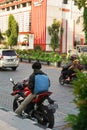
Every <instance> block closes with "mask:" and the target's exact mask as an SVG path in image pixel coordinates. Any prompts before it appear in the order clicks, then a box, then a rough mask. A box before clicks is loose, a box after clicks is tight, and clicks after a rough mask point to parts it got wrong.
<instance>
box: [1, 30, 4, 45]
mask: <svg viewBox="0 0 87 130" xmlns="http://www.w3.org/2000/svg"><path fill="white" fill-rule="evenodd" d="M2 40H4V37H3V36H2V33H1V30H0V44H1V41H2Z"/></svg>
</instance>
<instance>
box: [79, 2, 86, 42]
mask: <svg viewBox="0 0 87 130" xmlns="http://www.w3.org/2000/svg"><path fill="white" fill-rule="evenodd" d="M77 4H78V8H79V9H81V8H83V31H84V32H85V42H86V44H87V0H77Z"/></svg>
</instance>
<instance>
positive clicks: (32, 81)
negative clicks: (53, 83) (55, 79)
mask: <svg viewBox="0 0 87 130" xmlns="http://www.w3.org/2000/svg"><path fill="white" fill-rule="evenodd" d="M41 68H42V66H41V63H40V62H38V61H37V62H35V63H34V64H33V65H32V69H33V70H34V71H33V73H32V74H31V75H30V77H29V83H28V87H29V89H30V90H31V92H32V93H36V92H35V87H36V86H37V85H38V86H39V88H41V87H43V91H45V89H46V88H45V86H47V89H48V88H49V87H50V80H49V78H48V76H47V74H45V73H44V72H43V71H42V70H41ZM36 76H38V79H39V80H38V81H36V80H37V78H36ZM42 76H43V78H41V77H42ZM46 79H47V80H46ZM38 91H39V90H38Z"/></svg>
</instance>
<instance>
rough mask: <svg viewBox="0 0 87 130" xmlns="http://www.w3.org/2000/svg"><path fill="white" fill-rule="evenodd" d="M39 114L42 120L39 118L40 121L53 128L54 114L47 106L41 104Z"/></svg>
mask: <svg viewBox="0 0 87 130" xmlns="http://www.w3.org/2000/svg"><path fill="white" fill-rule="evenodd" d="M39 116H40V118H41V119H42V120H38V123H39V124H41V125H43V126H45V127H46V128H53V126H54V114H53V113H52V111H51V110H49V109H48V107H47V106H41V107H40V109H39Z"/></svg>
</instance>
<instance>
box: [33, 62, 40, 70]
mask: <svg viewBox="0 0 87 130" xmlns="http://www.w3.org/2000/svg"><path fill="white" fill-rule="evenodd" d="M41 68H42V66H41V63H40V62H38V61H36V62H35V63H33V65H32V69H41Z"/></svg>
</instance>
